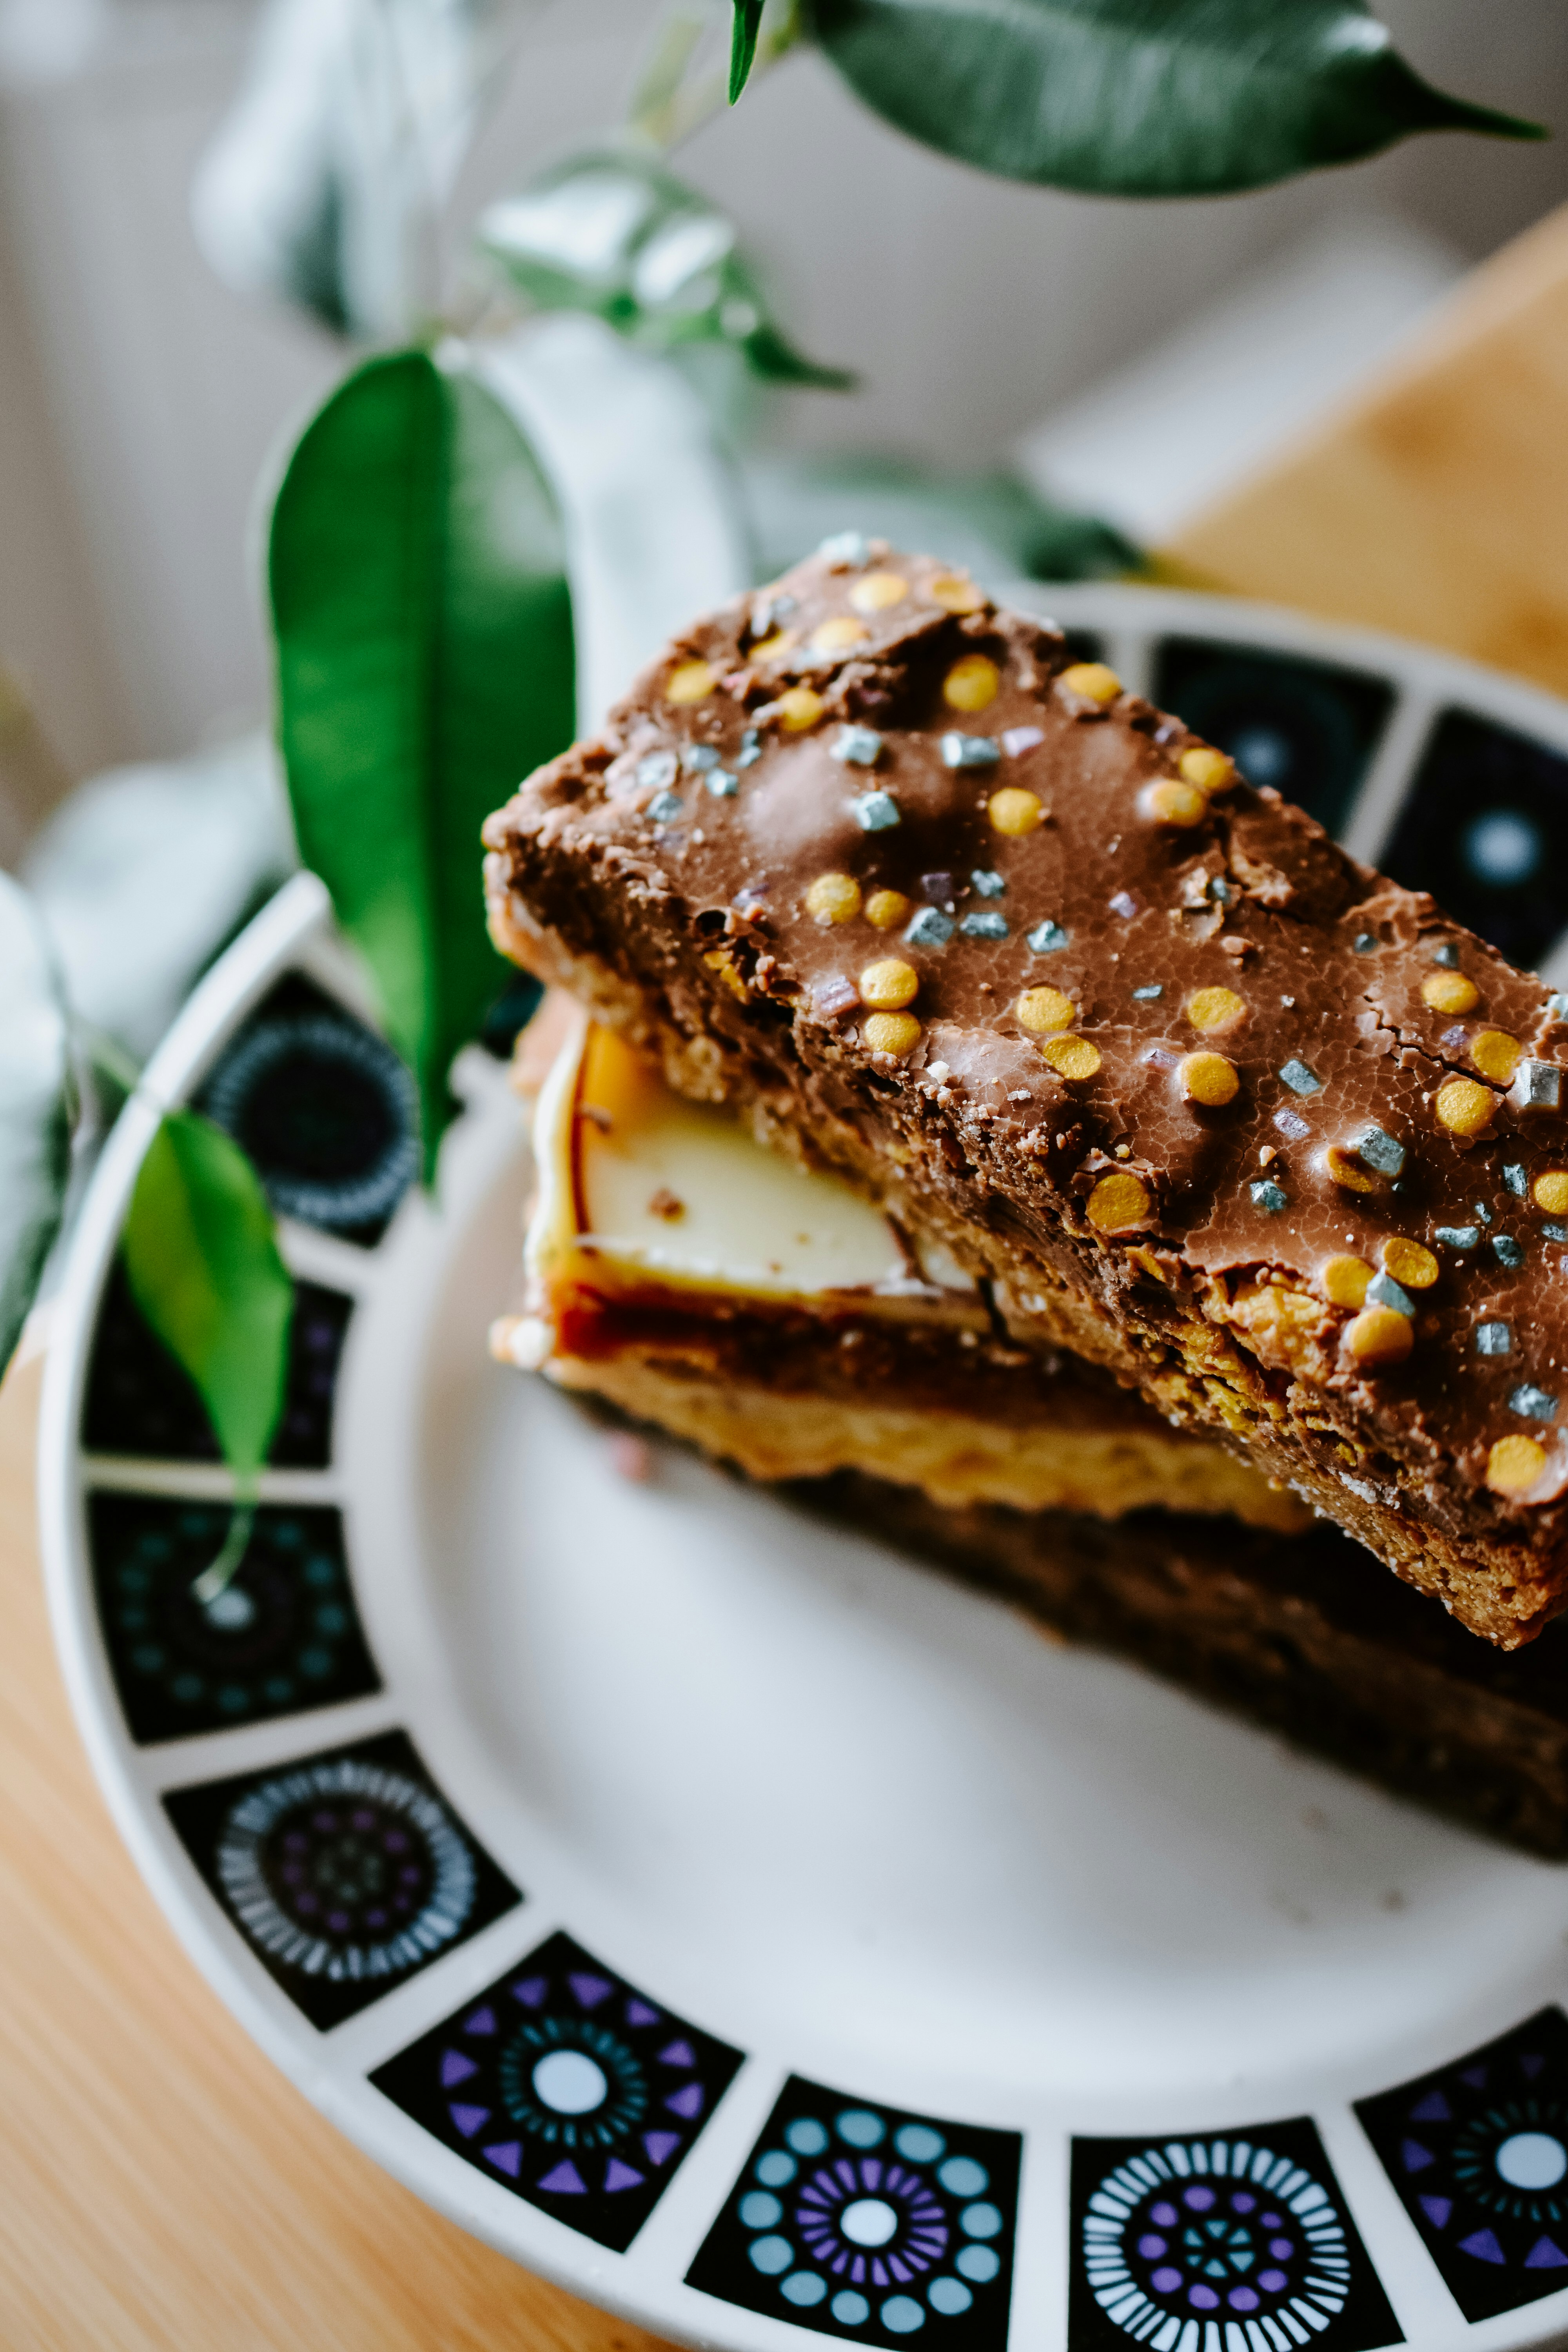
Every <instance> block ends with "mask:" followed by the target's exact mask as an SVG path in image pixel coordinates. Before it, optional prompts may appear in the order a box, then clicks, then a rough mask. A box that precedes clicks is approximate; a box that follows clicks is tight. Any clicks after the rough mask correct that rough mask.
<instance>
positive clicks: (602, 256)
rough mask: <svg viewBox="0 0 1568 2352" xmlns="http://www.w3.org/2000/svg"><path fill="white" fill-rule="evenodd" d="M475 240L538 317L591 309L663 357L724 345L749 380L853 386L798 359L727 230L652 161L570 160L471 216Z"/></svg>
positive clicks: (599, 156) (836, 371) (838, 372)
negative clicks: (696, 346)
mask: <svg viewBox="0 0 1568 2352" xmlns="http://www.w3.org/2000/svg"><path fill="white" fill-rule="evenodd" d="M479 245H480V247H481V249H482V250H483V251H484V252H485V253H486V254H488V255H489V258H490V259H491V261H492V262H494V263H495V264H496V265H497V266H498V267H499V268H500V269H502V270H503V271H504V272H505V273H506V276H507V277H508V278H510V281H511V283H512V285H513V286H514V287H516V288H517V289H519V290H520V291H521V292H522V293H524V294H526V295H527V297H528V299H529V300H530V301H531V303H532V304H533V305H534V307H535V308H536V309H537V310H589V311H592V312H593V313H594V315H595V317H596V318H600V319H603V320H605V321H606V322H607V323H608V324H609V325H610V326H612V327H614V328H615V330H616V332H617V333H618V334H622V335H625V336H626V339H627V340H628V341H630V342H634V343H637V344H640V345H641V346H642V347H643V348H644V349H645V350H648V351H656V352H670V351H674V350H675V349H677V348H678V347H679V345H681V344H683V343H695V342H720V343H727V344H728V345H730V346H731V349H733V350H734V351H737V352H740V354H741V356H742V358H743V359H744V360H745V362H746V364H747V366H748V367H749V368H750V369H751V371H752V373H753V375H756V376H760V377H762V378H763V380H764V381H766V382H769V383H795V384H811V385H816V387H817V388H818V389H820V390H823V391H828V392H841V391H844V390H847V388H848V386H849V385H850V384H851V383H853V382H854V378H853V377H852V376H848V375H846V374H845V373H844V372H843V370H842V369H840V368H829V367H820V366H818V365H817V363H816V361H814V360H808V359H806V358H805V357H804V356H803V355H802V354H801V353H800V352H797V351H796V350H795V347H794V345H793V344H792V343H791V342H790V341H788V340H787V338H786V337H785V336H784V334H783V332H782V331H781V330H780V329H779V327H778V326H777V325H776V324H775V322H774V321H773V319H772V318H771V317H770V315H769V313H768V310H767V307H766V304H765V302H764V300H763V293H762V289H761V286H760V283H759V281H758V278H757V276H756V273H755V271H754V269H753V268H752V265H751V263H750V262H749V261H748V260H747V259H746V257H744V255H743V254H742V253H741V252H740V251H739V250H738V249H737V246H736V240H735V230H734V226H733V224H732V223H731V222H730V221H729V220H727V219H726V218H725V217H724V215H723V214H722V213H721V212H718V211H716V210H715V208H714V207H713V205H710V203H709V201H708V199H707V197H706V196H702V195H699V194H697V192H696V191H695V190H694V189H692V188H689V187H687V186H685V185H684V184H683V183H682V182H681V181H679V180H678V179H676V178H675V177H674V176H673V175H672V174H671V173H668V172H667V171H666V170H665V169H664V167H663V165H662V164H660V163H657V162H656V161H655V160H654V159H653V158H652V157H651V156H649V155H646V154H643V153H641V152H634V151H630V150H627V151H626V152H611V153H603V152H601V153H595V154H590V155H580V156H576V157H574V159H573V160H572V161H571V162H569V163H562V164H558V165H557V166H556V167H555V168H554V169H553V170H552V171H550V172H547V173H544V175H543V176H542V178H540V179H538V180H536V181H534V182H533V183H532V184H531V186H529V187H527V188H525V189H523V190H522V191H521V194H518V195H515V196H504V197H502V198H501V199H500V201H499V202H498V203H496V204H493V205H490V206H489V208H488V210H487V211H486V212H485V213H484V214H483V215H481V216H480V219H479Z"/></svg>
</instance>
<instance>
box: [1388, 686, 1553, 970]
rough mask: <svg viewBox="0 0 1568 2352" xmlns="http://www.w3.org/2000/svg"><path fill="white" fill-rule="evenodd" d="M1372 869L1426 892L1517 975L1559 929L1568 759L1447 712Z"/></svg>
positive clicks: (1534, 966)
mask: <svg viewBox="0 0 1568 2352" xmlns="http://www.w3.org/2000/svg"><path fill="white" fill-rule="evenodd" d="M1380 863H1381V864H1382V865H1383V866H1384V867H1385V869H1386V870H1387V871H1388V872H1389V873H1390V874H1392V875H1393V877H1394V880H1395V881H1396V882H1403V883H1404V884H1405V887H1406V888H1407V889H1411V890H1430V891H1431V893H1432V895H1433V897H1434V898H1436V900H1437V901H1438V903H1439V905H1440V906H1442V907H1444V908H1447V911H1448V913H1449V914H1450V915H1453V916H1455V917H1456V918H1457V919H1458V921H1460V922H1461V923H1468V925H1469V927H1470V929H1472V930H1474V931H1479V933H1480V935H1481V937H1482V939H1483V940H1489V941H1490V943H1491V945H1492V946H1493V947H1494V948H1498V949H1500V950H1501V952H1502V953H1503V954H1504V955H1505V956H1507V957H1508V959H1509V961H1510V962H1511V963H1516V964H1520V965H1522V967H1523V968H1524V970H1525V971H1539V969H1540V968H1541V966H1542V963H1543V962H1544V961H1545V959H1546V956H1547V953H1548V951H1549V950H1550V949H1551V948H1552V943H1553V942H1554V941H1555V940H1558V939H1560V938H1561V937H1562V935H1563V929H1564V928H1565V917H1564V903H1563V874H1564V872H1568V759H1565V758H1564V757H1563V753H1562V752H1561V751H1548V750H1547V749H1546V747H1545V746H1544V745H1543V744H1541V743H1535V742H1532V741H1531V739H1530V738H1529V737H1528V736H1526V735H1516V734H1515V733H1514V732H1513V731H1512V730H1511V729H1510V728H1507V727H1500V726H1498V725H1497V723H1496V721H1495V720H1493V719H1478V718H1476V717H1474V716H1472V714H1471V713H1470V712H1468V711H1465V710H1447V711H1445V712H1444V713H1443V715H1442V717H1441V718H1440V719H1438V721H1437V724H1436V727H1435V728H1434V730H1433V732H1432V740H1431V741H1430V743H1429V744H1428V745H1427V748H1426V752H1425V754H1424V755H1423V758H1422V761H1421V765H1420V768H1419V770H1418V771H1417V772H1416V777H1415V783H1414V784H1413V785H1412V787H1411V790H1410V794H1409V798H1408V799H1407V800H1406V802H1405V811H1404V814H1403V815H1402V816H1401V818H1400V820H1399V823H1398V824H1397V825H1396V826H1395V828H1394V835H1393V838H1392V839H1391V840H1390V842H1389V844H1388V845H1387V847H1386V848H1385V849H1384V852H1383V855H1382V857H1381V860H1380Z"/></svg>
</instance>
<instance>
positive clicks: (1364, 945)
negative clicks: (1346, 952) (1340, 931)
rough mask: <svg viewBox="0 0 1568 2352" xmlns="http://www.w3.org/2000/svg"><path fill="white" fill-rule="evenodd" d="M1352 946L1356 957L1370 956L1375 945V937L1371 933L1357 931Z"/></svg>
mask: <svg viewBox="0 0 1568 2352" xmlns="http://www.w3.org/2000/svg"><path fill="white" fill-rule="evenodd" d="M1353 945H1354V947H1355V951H1356V953H1357V955H1370V954H1371V953H1372V951H1373V948H1374V947H1376V945H1377V935H1376V933H1375V932H1373V931H1358V932H1357V933H1356V935H1355V940H1354V941H1353Z"/></svg>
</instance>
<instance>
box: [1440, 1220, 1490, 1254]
mask: <svg viewBox="0 0 1568 2352" xmlns="http://www.w3.org/2000/svg"><path fill="white" fill-rule="evenodd" d="M1480 1237H1481V1229H1480V1227H1479V1225H1439V1226H1438V1228H1437V1230H1436V1234H1434V1235H1433V1239H1434V1240H1435V1241H1439V1242H1441V1243H1442V1244H1443V1247H1444V1248H1445V1249H1451V1250H1469V1249H1474V1248H1475V1246H1476V1244H1477V1243H1478V1242H1479V1240H1480Z"/></svg>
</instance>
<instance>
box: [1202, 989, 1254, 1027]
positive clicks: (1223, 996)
mask: <svg viewBox="0 0 1568 2352" xmlns="http://www.w3.org/2000/svg"><path fill="white" fill-rule="evenodd" d="M1246 1010H1247V1007H1246V1005H1245V1004H1244V1003H1242V1001H1241V999H1240V997H1239V996H1237V992H1236V991H1235V989H1234V988H1200V989H1199V990H1198V991H1197V992H1196V994H1195V995H1193V996H1189V997H1188V999H1187V1019H1188V1020H1189V1021H1190V1022H1191V1023H1192V1024H1193V1027H1194V1029H1201V1030H1203V1031H1204V1032H1205V1034H1206V1033H1207V1032H1208V1031H1209V1030H1210V1029H1223V1028H1224V1027H1225V1025H1226V1022H1227V1021H1234V1020H1235V1019H1236V1018H1237V1014H1238V1013H1245V1012H1246Z"/></svg>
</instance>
